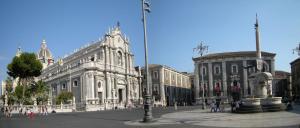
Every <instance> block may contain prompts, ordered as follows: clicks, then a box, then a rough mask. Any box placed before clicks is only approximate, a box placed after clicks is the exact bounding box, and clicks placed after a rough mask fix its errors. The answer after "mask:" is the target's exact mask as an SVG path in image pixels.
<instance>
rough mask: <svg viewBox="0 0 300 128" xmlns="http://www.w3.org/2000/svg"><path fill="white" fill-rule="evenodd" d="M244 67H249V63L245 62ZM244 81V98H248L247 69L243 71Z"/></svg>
mask: <svg viewBox="0 0 300 128" xmlns="http://www.w3.org/2000/svg"><path fill="white" fill-rule="evenodd" d="M243 67H247V61H246V60H243ZM243 79H244V86H243V89H244V95H243V96H248V91H247V90H248V71H247V68H244V69H243Z"/></svg>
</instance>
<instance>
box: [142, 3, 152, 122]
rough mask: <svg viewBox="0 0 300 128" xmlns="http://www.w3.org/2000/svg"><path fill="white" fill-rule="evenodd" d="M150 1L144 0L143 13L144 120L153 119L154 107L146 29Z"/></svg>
mask: <svg viewBox="0 0 300 128" xmlns="http://www.w3.org/2000/svg"><path fill="white" fill-rule="evenodd" d="M149 7H150V4H149V2H147V1H145V0H142V13H143V27H144V48H145V73H146V75H145V76H146V94H145V96H144V111H145V114H144V118H143V121H144V122H150V121H152V118H153V117H152V108H151V98H152V97H151V95H150V84H149V80H150V79H149V71H148V48H147V31H146V30H147V29H146V12H145V11H147V12H148V13H150V8H149Z"/></svg>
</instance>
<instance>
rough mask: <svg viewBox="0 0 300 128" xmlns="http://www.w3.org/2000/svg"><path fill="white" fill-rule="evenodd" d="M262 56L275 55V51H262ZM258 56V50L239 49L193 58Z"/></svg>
mask: <svg viewBox="0 0 300 128" xmlns="http://www.w3.org/2000/svg"><path fill="white" fill-rule="evenodd" d="M261 54H262V56H270V57H275V56H276V54H275V53H270V52H263V51H262V52H261ZM245 56H246V57H256V51H238V52H222V53H212V54H207V55H204V56H202V57H195V58H193V60H194V61H195V60H199V59H223V58H232V57H245Z"/></svg>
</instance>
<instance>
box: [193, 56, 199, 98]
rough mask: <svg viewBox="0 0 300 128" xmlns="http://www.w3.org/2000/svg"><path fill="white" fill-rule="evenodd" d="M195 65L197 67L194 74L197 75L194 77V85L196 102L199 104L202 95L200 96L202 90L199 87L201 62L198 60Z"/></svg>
mask: <svg viewBox="0 0 300 128" xmlns="http://www.w3.org/2000/svg"><path fill="white" fill-rule="evenodd" d="M194 67H195V70H194V75H195V78H194V85H195V86H194V88H195V90H194V91H195V94H194V97H195V101H196V104H198V103H199V100H200V97H199V92H200V89H199V64H198V63H197V62H195V64H194Z"/></svg>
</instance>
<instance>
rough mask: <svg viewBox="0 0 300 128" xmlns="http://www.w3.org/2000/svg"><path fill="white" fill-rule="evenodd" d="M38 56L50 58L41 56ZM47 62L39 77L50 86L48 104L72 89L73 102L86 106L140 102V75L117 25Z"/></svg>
mask: <svg viewBox="0 0 300 128" xmlns="http://www.w3.org/2000/svg"><path fill="white" fill-rule="evenodd" d="M43 46H44V44H42V48H43ZM40 51H42V50H40ZM49 53H50V52H49ZM40 54H41V52H40V53H39V55H40ZM44 55H47V54H44ZM48 57H50V55H48ZM39 59H40V60H41V61H44V60H47V59H48V60H49V58H46V57H43V56H39ZM44 62H51V60H50V61H44ZM46 65H47V67H46V68H45V69H43V71H42V75H41V77H40V79H42V80H43V81H45V82H46V84H47V85H48V86H50V87H51V91H50V97H51V100H50V102H51V104H55V100H56V97H57V96H58V95H59V94H60V93H61V92H62V91H68V92H72V93H73V95H74V99H75V103H76V105H78V104H84V105H85V106H86V107H88V106H89V105H105V107H110V108H115V107H124V106H126V105H131V104H140V103H141V102H142V97H141V90H140V86H141V84H140V83H141V82H140V78H141V77H140V76H139V73H138V71H136V70H135V68H134V55H133V54H132V53H131V51H130V43H129V39H128V38H127V37H126V36H124V35H123V34H122V33H121V30H120V27H119V25H118V26H116V27H114V28H113V29H110V30H109V32H108V33H107V34H105V35H104V37H103V38H102V39H99V40H98V41H95V42H93V43H92V44H89V45H86V46H84V47H82V48H80V49H76V50H75V51H74V52H73V53H72V54H70V55H68V56H65V57H64V58H62V59H59V60H58V61H57V62H55V63H53V64H46ZM86 109H88V108H86Z"/></svg>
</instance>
